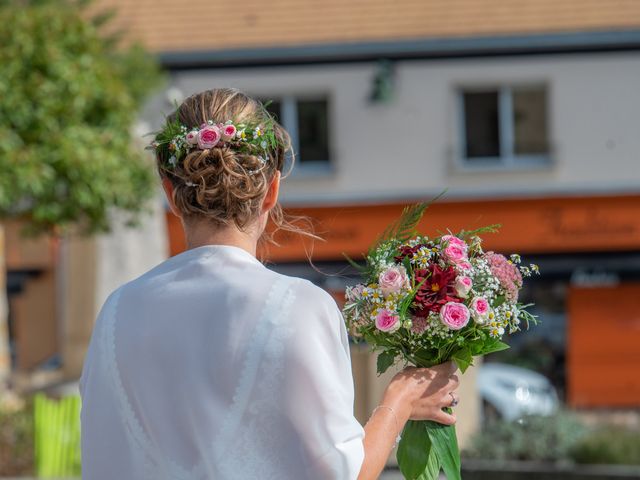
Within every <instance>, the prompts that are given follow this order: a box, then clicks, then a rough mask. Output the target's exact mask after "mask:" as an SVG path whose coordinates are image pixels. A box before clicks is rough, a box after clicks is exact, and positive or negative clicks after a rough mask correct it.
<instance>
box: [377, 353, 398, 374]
mask: <svg viewBox="0 0 640 480" xmlns="http://www.w3.org/2000/svg"><path fill="white" fill-rule="evenodd" d="M395 358H396V356H395V354H394V353H392V352H390V351H389V350H385V351H384V352H381V353H380V354H378V360H377V370H378V375H382V374H383V373H384V372H386V371H387V370H388V369H389V367H391V365H393V363H394V361H395Z"/></svg>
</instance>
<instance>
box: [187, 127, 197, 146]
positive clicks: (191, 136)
mask: <svg viewBox="0 0 640 480" xmlns="http://www.w3.org/2000/svg"><path fill="white" fill-rule="evenodd" d="M186 140H187V143H188V144H189V145H197V144H198V131H197V130H192V131H190V132H189V133H187V135H186Z"/></svg>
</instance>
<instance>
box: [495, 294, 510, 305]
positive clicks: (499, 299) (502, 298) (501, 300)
mask: <svg viewBox="0 0 640 480" xmlns="http://www.w3.org/2000/svg"><path fill="white" fill-rule="evenodd" d="M506 301H507V297H505V296H504V295H498V296H497V297H496V298H495V300H494V301H493V308H498V307H499V306H500V305H502V304H503V303H504V302H506Z"/></svg>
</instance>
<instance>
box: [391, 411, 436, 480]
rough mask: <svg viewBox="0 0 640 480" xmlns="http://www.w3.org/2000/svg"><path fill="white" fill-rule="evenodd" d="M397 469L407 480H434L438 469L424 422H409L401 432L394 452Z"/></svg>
mask: <svg viewBox="0 0 640 480" xmlns="http://www.w3.org/2000/svg"><path fill="white" fill-rule="evenodd" d="M396 458H397V460H398V467H400V471H401V472H402V475H403V476H404V478H405V479H407V480H435V479H437V478H438V473H439V472H440V468H439V465H438V460H437V457H436V455H435V451H434V450H433V449H432V448H431V440H430V439H429V434H428V433H427V430H426V422H416V421H413V420H409V421H408V422H407V423H406V425H405V427H404V430H403V432H402V439H401V440H400V444H399V445H398V451H397V452H396Z"/></svg>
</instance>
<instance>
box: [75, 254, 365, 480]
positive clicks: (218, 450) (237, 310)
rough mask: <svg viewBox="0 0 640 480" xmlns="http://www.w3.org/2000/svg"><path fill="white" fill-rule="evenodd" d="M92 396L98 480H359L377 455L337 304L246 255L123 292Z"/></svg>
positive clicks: (87, 402)
mask: <svg viewBox="0 0 640 480" xmlns="http://www.w3.org/2000/svg"><path fill="white" fill-rule="evenodd" d="M80 390H81V394H82V399H83V406H82V467H83V478H84V479H86V480H107V479H108V480H114V479H118V480H129V479H131V480H133V479H135V480H143V479H153V480H164V479H167V480H168V479H171V480H187V479H188V480H196V479H197V480H202V479H223V480H227V479H242V480H248V479H260V480H270V479H273V480H276V479H277V480H289V479H291V480H294V479H295V480H303V479H318V480H331V479H340V480H349V479H355V478H357V476H358V472H359V471H360V467H361V465H362V462H363V459H364V449H363V443H362V440H363V438H364V431H363V429H362V427H361V426H360V424H359V423H358V422H357V421H356V419H355V417H354V416H353V380H352V377H351V365H350V359H349V348H348V343H347V334H346V330H345V327H344V325H343V322H342V317H341V314H340V311H339V310H338V308H337V306H336V304H335V302H334V301H333V299H332V298H331V296H330V295H328V294H327V293H326V292H324V291H323V290H322V289H320V288H318V287H316V286H314V285H313V284H312V283H310V282H308V281H306V280H301V279H297V278H291V277H286V276H284V275H280V274H277V273H275V272H273V271H271V270H268V269H267V268H266V267H264V266H263V265H262V264H261V263H260V262H259V261H258V260H257V259H256V258H255V257H253V256H252V255H251V254H249V253H248V252H246V251H244V250H242V249H239V248H236V247H231V246H219V245H218V246H213V245H211V246H204V247H199V248H195V249H193V250H188V251H186V252H184V253H182V254H180V255H177V256H176V257H173V258H170V259H169V260H167V261H166V262H164V263H162V264H161V265H159V266H158V267H156V268H154V269H153V270H151V271H149V272H148V273H146V274H145V275H143V276H142V277H140V278H138V279H137V280H134V281H133V282H130V283H128V284H126V285H124V286H123V287H120V288H119V289H118V290H116V291H115V292H114V293H113V294H112V295H111V296H110V297H109V299H108V300H107V301H106V303H105V305H104V307H103V308H102V311H101V312H100V315H99V317H98V320H97V322H96V326H95V329H94V333H93V337H92V339H91V344H90V346H89V350H88V353H87V357H86V360H85V365H84V370H83V374H82V378H81V382H80Z"/></svg>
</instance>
